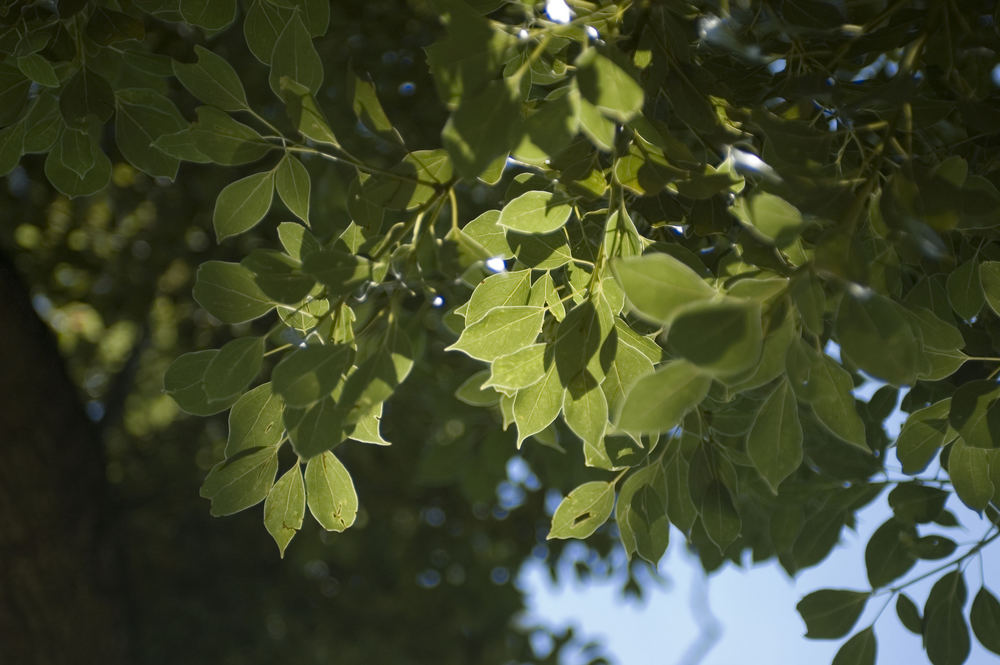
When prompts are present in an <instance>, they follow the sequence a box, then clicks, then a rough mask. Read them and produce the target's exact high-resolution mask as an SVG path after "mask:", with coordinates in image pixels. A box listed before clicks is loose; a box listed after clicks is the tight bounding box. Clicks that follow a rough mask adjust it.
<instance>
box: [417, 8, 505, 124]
mask: <svg viewBox="0 0 1000 665" xmlns="http://www.w3.org/2000/svg"><path fill="white" fill-rule="evenodd" d="M434 5H435V8H436V9H437V10H438V11H439V12H440V13H441V14H443V15H445V16H447V26H448V32H447V36H446V38H445V39H441V40H438V41H437V42H435V43H434V44H432V45H430V46H429V47H427V49H426V51H427V64H428V65H429V66H430V69H431V73H432V74H433V76H434V83H435V85H436V86H437V89H438V93H439V94H440V96H441V99H442V100H443V101H444V102H445V103H446V104H447V105H448V106H449V107H453V106H454V105H455V104H456V103H457V102H459V100H461V99H466V98H468V97H470V96H472V95H474V94H475V93H477V92H479V91H480V90H482V88H483V87H484V86H485V85H486V84H487V82H488V81H490V80H491V79H493V78H494V75H495V74H496V72H497V70H498V69H499V68H500V67H501V66H503V64H504V63H505V62H507V61H508V60H509V59H510V56H509V54H508V51H509V49H510V47H511V46H512V45H513V44H514V43H515V38H514V36H513V35H510V34H508V33H507V32H505V31H503V30H499V29H496V30H495V29H493V27H492V26H491V25H490V23H489V22H488V21H487V20H486V19H484V18H483V17H482V16H480V15H479V14H478V13H477V12H475V11H474V10H472V8H471V7H468V6H467V5H466V3H464V2H459V1H457V0H437V1H436V2H434Z"/></svg>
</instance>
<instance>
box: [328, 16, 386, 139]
mask: <svg viewBox="0 0 1000 665" xmlns="http://www.w3.org/2000/svg"><path fill="white" fill-rule="evenodd" d="M324 4H326V3H324ZM347 84H348V92H347V96H348V97H350V98H351V108H352V109H353V110H354V115H355V116H356V117H357V119H358V120H360V121H361V124H362V125H364V126H365V127H366V128H367V129H368V130H369V131H371V132H373V133H375V134H378V135H379V136H380V137H382V138H383V139H384V140H386V141H389V142H392V143H398V144H399V145H403V137H402V136H400V135H399V132H398V131H397V130H396V128H395V127H393V125H392V121H391V120H389V117H388V116H387V115H386V114H385V109H383V108H382V103H381V102H379V100H378V93H377V92H376V90H375V83H373V82H372V80H371V77H369V76H366V77H364V78H362V77H360V76H358V75H357V74H355V73H354V72H350V73H349V74H348V75H347Z"/></svg>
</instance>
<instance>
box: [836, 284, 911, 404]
mask: <svg viewBox="0 0 1000 665" xmlns="http://www.w3.org/2000/svg"><path fill="white" fill-rule="evenodd" d="M834 332H835V334H836V336H837V341H838V342H839V343H840V350H841V353H843V354H844V355H845V356H846V357H848V358H849V359H850V360H851V361H853V362H854V363H855V364H856V365H857V366H858V367H860V368H861V369H863V370H865V371H866V372H868V373H869V374H871V375H872V376H875V377H877V378H880V379H884V380H886V381H888V382H889V383H891V384H893V385H897V386H898V385H903V384H912V383H913V381H914V378H915V377H916V373H917V367H918V359H919V356H920V351H921V349H920V345H919V343H918V341H917V338H916V337H915V335H914V332H913V329H912V328H911V327H910V325H909V323H908V321H907V320H906V318H905V317H904V316H903V314H902V312H901V311H900V309H899V306H898V305H897V304H896V303H895V302H893V301H892V300H889V299H888V298H886V297H884V296H881V295H878V294H877V293H869V294H867V295H865V296H863V297H861V298H855V297H854V296H852V295H851V294H845V295H844V297H843V299H842V300H841V301H840V309H839V310H838V311H837V322H836V326H835V328H834Z"/></svg>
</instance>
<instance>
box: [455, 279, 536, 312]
mask: <svg viewBox="0 0 1000 665" xmlns="http://www.w3.org/2000/svg"><path fill="white" fill-rule="evenodd" d="M530 283H531V271H530V270H516V271H513V272H501V273H497V274H496V275H490V276H489V277H487V278H486V279H484V280H483V281H481V282H479V284H477V285H476V290H475V291H473V292H472V297H471V298H469V304H468V307H467V308H466V311H465V321H466V322H467V323H470V324H471V323H475V322H476V321H478V320H479V319H481V318H483V316H484V315H485V314H486V313H487V312H489V311H490V310H492V309H494V308H496V307H518V306H522V305H527V304H528V292H529V291H530V288H531V287H530V286H529V285H530Z"/></svg>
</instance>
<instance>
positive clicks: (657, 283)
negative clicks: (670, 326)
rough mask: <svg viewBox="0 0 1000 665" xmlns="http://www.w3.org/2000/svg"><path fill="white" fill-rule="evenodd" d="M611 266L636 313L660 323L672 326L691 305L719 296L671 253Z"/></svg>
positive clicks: (632, 258)
mask: <svg viewBox="0 0 1000 665" xmlns="http://www.w3.org/2000/svg"><path fill="white" fill-rule="evenodd" d="M611 266H612V269H613V270H614V273H615V278H616V279H617V280H618V283H619V284H621V287H622V288H623V289H624V290H625V295H626V296H627V297H628V299H629V302H631V303H632V306H633V307H634V308H635V309H636V311H637V312H639V313H640V314H642V315H643V316H644V317H646V318H648V319H650V320H653V321H656V322H659V323H669V322H670V321H671V320H672V319H673V317H674V316H675V315H676V314H677V312H678V311H679V310H680V309H681V308H682V307H683V306H685V305H687V304H689V303H692V302H698V301H701V300H708V299H709V298H711V297H713V296H715V295H716V292H715V289H713V288H712V287H711V286H709V285H708V284H707V283H706V282H705V280H703V279H702V278H701V277H700V276H699V275H698V274H697V273H696V272H695V271H693V270H692V269H691V268H689V267H688V266H686V265H684V264H683V263H682V262H681V261H679V260H678V259H675V258H674V257H672V256H670V255H668V254H660V253H656V254H646V255H644V256H637V257H631V258H623V259H617V260H615V261H614V262H613V263H612V264H611Z"/></svg>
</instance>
